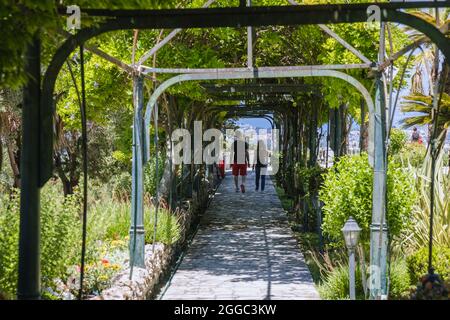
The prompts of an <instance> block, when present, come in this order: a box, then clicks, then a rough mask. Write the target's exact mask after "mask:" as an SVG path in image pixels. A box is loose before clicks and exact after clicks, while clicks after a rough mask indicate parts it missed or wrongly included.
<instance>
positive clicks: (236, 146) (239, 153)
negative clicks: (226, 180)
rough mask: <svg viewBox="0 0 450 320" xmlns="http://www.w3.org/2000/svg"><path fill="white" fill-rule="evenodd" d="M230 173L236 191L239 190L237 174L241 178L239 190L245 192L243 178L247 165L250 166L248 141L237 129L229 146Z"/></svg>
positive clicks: (245, 174)
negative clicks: (231, 144) (230, 146)
mask: <svg viewBox="0 0 450 320" xmlns="http://www.w3.org/2000/svg"><path fill="white" fill-rule="evenodd" d="M231 159H232V161H233V162H232V173H233V176H234V185H235V186H236V192H239V187H238V185H239V176H241V177H242V178H241V179H242V182H241V191H242V193H245V178H246V176H247V166H250V161H249V153H248V143H247V142H246V141H245V140H244V137H243V135H242V132H241V131H240V130H237V131H236V133H235V136H234V142H233V147H232V148H231Z"/></svg>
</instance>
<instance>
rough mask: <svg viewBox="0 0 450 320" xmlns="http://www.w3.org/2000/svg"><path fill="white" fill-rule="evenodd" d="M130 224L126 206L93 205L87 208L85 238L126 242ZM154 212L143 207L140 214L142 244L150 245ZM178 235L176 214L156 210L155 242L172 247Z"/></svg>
mask: <svg viewBox="0 0 450 320" xmlns="http://www.w3.org/2000/svg"><path fill="white" fill-rule="evenodd" d="M130 221H131V204H130V202H128V201H126V202H118V201H96V202H94V203H93V204H91V206H90V208H89V225H88V237H89V239H90V240H91V241H95V240H96V239H106V240H121V239H122V240H123V239H125V238H128V236H129V231H130ZM154 221H155V208H154V207H153V206H149V205H146V207H145V210H144V229H145V242H146V243H152V242H153V230H154V225H155V224H154ZM180 233H181V227H180V223H179V221H178V218H177V216H176V214H174V213H171V212H169V210H167V209H166V208H163V207H160V208H159V210H158V223H157V232H156V239H155V241H156V242H162V243H164V244H173V243H175V242H176V241H177V240H178V239H179V237H180Z"/></svg>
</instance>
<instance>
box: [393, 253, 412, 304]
mask: <svg viewBox="0 0 450 320" xmlns="http://www.w3.org/2000/svg"><path fill="white" fill-rule="evenodd" d="M389 281H390V282H389V299H407V298H408V297H409V294H410V288H411V286H410V284H411V280H410V278H409V273H408V267H407V264H406V261H405V260H403V259H398V260H394V261H392V263H391V266H390V279H389Z"/></svg>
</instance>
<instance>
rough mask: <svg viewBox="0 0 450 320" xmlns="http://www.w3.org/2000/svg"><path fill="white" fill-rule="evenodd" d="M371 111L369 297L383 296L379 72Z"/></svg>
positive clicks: (383, 126) (384, 258) (384, 249)
mask: <svg viewBox="0 0 450 320" xmlns="http://www.w3.org/2000/svg"><path fill="white" fill-rule="evenodd" d="M380 34H381V35H380V53H379V57H378V62H379V63H381V62H382V61H383V60H384V24H382V26H381V33H380ZM375 81H376V83H375V85H376V87H375V88H376V89H375V112H374V129H373V130H374V135H373V137H374V147H375V150H374V166H373V195H372V224H371V225H370V283H369V285H370V298H371V299H377V300H379V299H385V298H386V297H387V294H388V293H387V246H388V228H387V223H386V167H387V163H386V156H385V152H386V145H385V141H386V100H385V95H384V83H383V81H382V75H381V73H379V72H378V73H377V75H376V80H375Z"/></svg>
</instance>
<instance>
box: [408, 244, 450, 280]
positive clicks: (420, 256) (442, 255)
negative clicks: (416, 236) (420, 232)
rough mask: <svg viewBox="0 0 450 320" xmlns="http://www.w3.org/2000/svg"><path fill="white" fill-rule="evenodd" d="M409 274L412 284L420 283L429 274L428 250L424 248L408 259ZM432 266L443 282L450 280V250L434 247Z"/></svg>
mask: <svg viewBox="0 0 450 320" xmlns="http://www.w3.org/2000/svg"><path fill="white" fill-rule="evenodd" d="M406 261H407V264H408V272H409V276H410V278H411V284H414V285H415V284H417V282H418V281H420V279H421V278H422V276H424V275H425V274H427V273H428V248H422V249H420V250H419V251H417V252H415V253H414V254H412V255H410V256H409V257H408V258H407V259H406ZM432 264H433V268H434V270H435V273H437V274H439V275H440V276H441V279H442V280H443V281H448V280H450V248H446V247H433V255H432Z"/></svg>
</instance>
